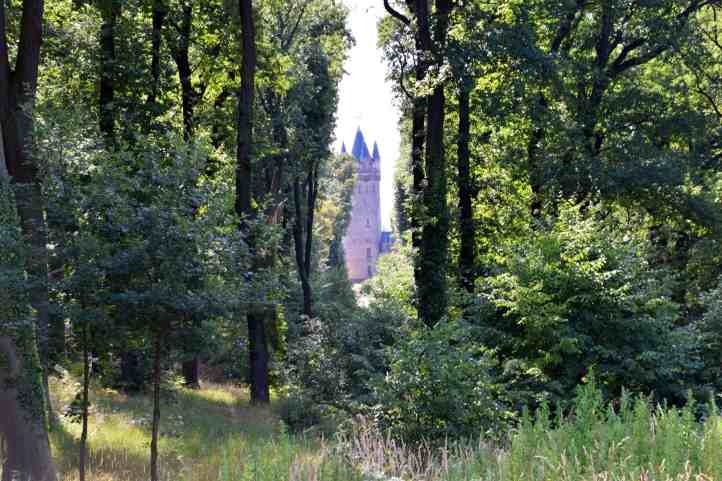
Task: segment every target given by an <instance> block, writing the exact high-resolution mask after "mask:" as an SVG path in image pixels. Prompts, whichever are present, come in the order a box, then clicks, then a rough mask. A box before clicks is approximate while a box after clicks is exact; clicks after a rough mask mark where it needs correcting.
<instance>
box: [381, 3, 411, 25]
mask: <svg viewBox="0 0 722 481" xmlns="http://www.w3.org/2000/svg"><path fill="white" fill-rule="evenodd" d="M384 8H385V9H386V11H387V12H389V14H390V15H391V16H392V17H394V18H395V19H396V20H398V21H399V22H401V23H403V24H404V25H406V26H407V27H408V26H410V25H411V20H409V18H408V17H406V16H405V15H404V14H402V13H401V12H399V11H398V10H395V9H394V8H393V7H392V6H391V4H390V3H389V0H384Z"/></svg>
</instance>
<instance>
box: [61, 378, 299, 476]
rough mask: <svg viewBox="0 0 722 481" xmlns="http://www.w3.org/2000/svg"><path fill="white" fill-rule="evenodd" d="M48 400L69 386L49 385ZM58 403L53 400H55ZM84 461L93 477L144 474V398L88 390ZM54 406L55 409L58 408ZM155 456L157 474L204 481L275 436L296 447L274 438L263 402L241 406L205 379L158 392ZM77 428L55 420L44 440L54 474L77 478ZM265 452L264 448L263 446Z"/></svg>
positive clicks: (237, 392)
mask: <svg viewBox="0 0 722 481" xmlns="http://www.w3.org/2000/svg"><path fill="white" fill-rule="evenodd" d="M56 387H58V392H56V393H54V395H55V397H56V398H57V400H56V402H55V403H54V405H56V406H58V407H61V406H63V405H67V403H68V402H69V400H70V399H71V391H70V390H68V389H65V390H63V386H61V385H59V384H58V385H56ZM58 401H60V402H58ZM91 401H92V402H93V406H92V408H91V411H92V416H91V419H90V433H89V440H88V441H89V453H88V466H89V473H91V472H92V476H89V479H94V480H95V479H97V480H118V481H120V480H123V481H125V480H128V481H130V480H133V481H135V480H141V479H148V478H149V475H148V472H149V468H148V464H149V445H150V437H151V415H152V400H151V398H150V397H149V396H147V395H143V394H139V395H126V394H123V393H119V392H117V391H112V390H105V389H93V394H92V396H91ZM61 409H62V407H61ZM161 413H162V415H161V438H160V456H161V467H162V469H161V471H162V477H163V478H164V479H168V480H181V479H189V480H190V479H193V480H206V479H208V480H210V479H218V478H219V476H221V474H220V472H219V466H220V465H221V464H223V463H225V462H228V460H233V462H235V460H236V459H242V458H243V459H245V458H248V456H249V455H251V454H257V455H258V456H267V455H270V454H272V452H274V451H275V455H280V453H279V452H278V446H275V447H274V445H276V444H278V443H279V441H280V442H281V444H284V445H285V446H286V448H284V449H287V450H289V453H288V455H284V456H281V457H283V458H284V459H285V458H287V457H288V456H290V455H291V453H290V451H291V450H292V451H294V452H295V450H296V449H298V448H300V449H303V447H302V446H301V444H303V443H297V442H296V440H290V439H288V438H286V439H284V440H281V439H279V436H280V438H284V437H285V435H283V434H282V432H281V431H280V429H279V427H280V424H279V422H278V420H277V418H276V417H275V416H274V415H273V414H272V412H271V410H270V409H269V408H259V407H251V406H248V403H247V396H246V395H245V394H244V391H243V390H241V389H240V388H234V387H231V386H215V385H207V386H206V387H204V389H201V390H189V389H179V390H177V391H172V392H170V393H168V392H166V393H164V396H163V398H162V404H161ZM79 433H80V426H79V425H77V424H72V423H70V422H69V421H68V420H67V419H63V420H62V423H60V424H58V426H56V427H55V428H54V431H53V433H52V441H53V447H54V454H55V457H56V461H57V463H58V467H59V471H60V473H61V479H64V480H73V479H77V476H78V475H77V470H78V446H79V441H78V438H79ZM266 451H268V452H266Z"/></svg>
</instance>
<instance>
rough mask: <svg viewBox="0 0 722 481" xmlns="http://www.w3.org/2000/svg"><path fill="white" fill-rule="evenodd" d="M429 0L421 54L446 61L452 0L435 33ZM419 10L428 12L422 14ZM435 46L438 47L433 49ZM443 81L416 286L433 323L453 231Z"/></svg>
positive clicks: (443, 5)
mask: <svg viewBox="0 0 722 481" xmlns="http://www.w3.org/2000/svg"><path fill="white" fill-rule="evenodd" d="M427 5H428V4H427V2H426V0H417V2H416V14H417V23H418V25H419V26H418V30H419V32H418V36H419V37H420V45H421V47H422V49H423V51H422V52H421V53H420V56H421V55H423V56H427V55H431V54H433V55H435V56H436V58H437V60H436V61H437V62H441V61H442V57H443V55H444V49H445V45H446V36H447V27H448V16H449V13H450V12H451V9H452V3H451V2H450V1H449V0H436V2H435V6H436V9H435V12H434V14H435V16H436V28H435V30H434V35H433V38H432V34H431V29H430V26H429V19H428V11H427V10H426V9H427V8H428V6H427ZM420 12H425V13H424V15H423V18H422V16H421V13H420ZM434 47H436V50H434ZM444 88H445V86H444V84H443V83H439V84H438V85H436V86H435V87H434V90H433V93H432V95H431V98H430V99H429V100H428V104H427V111H426V145H425V147H426V151H425V154H426V164H425V168H426V185H425V187H424V193H423V206H424V209H425V213H424V215H425V217H426V219H427V220H426V221H425V222H424V224H423V227H422V233H421V249H420V251H419V260H418V263H419V267H418V269H417V276H418V277H417V289H418V305H419V317H420V318H421V320H422V321H423V322H424V323H425V324H426V325H427V326H429V327H433V326H434V325H436V323H438V322H439V321H440V320H441V319H442V318H443V317H444V316H445V315H446V309H447V305H448V292H447V291H448V285H447V284H448V283H447V271H448V249H449V247H448V236H449V208H448V205H447V199H446V195H447V175H446V157H445V154H444V120H445V108H446V97H445V92H444Z"/></svg>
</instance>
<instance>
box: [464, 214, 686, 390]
mask: <svg viewBox="0 0 722 481" xmlns="http://www.w3.org/2000/svg"><path fill="white" fill-rule="evenodd" d="M620 231H621V232H623V234H620ZM649 252H650V245H649V243H648V241H647V240H646V239H645V238H643V237H642V236H641V232H640V231H639V230H637V229H636V228H635V227H634V226H631V225H629V226H625V225H624V224H623V223H621V221H620V218H619V216H617V215H616V214H615V212H614V211H613V210H612V211H610V210H609V209H608V208H605V207H601V206H598V207H594V208H591V209H589V210H588V211H587V212H582V211H581V210H580V208H579V207H571V206H565V207H562V208H561V209H560V215H559V218H558V219H557V220H556V221H554V224H553V226H552V227H551V228H550V229H549V230H544V229H542V230H540V231H538V232H536V233H533V234H531V235H530V236H529V237H527V238H526V239H524V240H523V241H520V242H519V243H518V244H517V246H516V247H514V248H513V249H511V250H510V251H509V252H508V253H507V254H506V256H505V257H504V260H503V263H502V265H501V266H499V268H500V273H498V274H497V275H494V276H491V277H489V278H487V279H484V280H482V281H480V282H481V284H480V289H481V304H479V307H478V309H479V311H478V312H477V314H476V316H478V317H476V318H473V319H474V321H473V322H478V323H479V326H480V327H482V330H483V332H484V334H483V337H482V339H483V340H484V342H485V343H486V344H487V345H490V346H496V347H497V348H498V349H499V354H500V357H501V359H502V360H509V359H519V360H523V362H524V363H525V364H526V366H527V367H528V368H535V369H540V370H541V371H542V372H544V373H545V374H546V375H547V376H548V377H549V379H550V381H551V382H550V384H549V385H548V389H550V390H551V392H552V393H553V394H554V395H555V396H557V397H560V398H566V397H567V394H566V393H568V392H570V390H572V389H573V388H574V386H576V385H577V383H578V382H580V381H581V380H582V379H583V377H584V376H585V375H586V374H587V370H588V369H589V368H591V367H594V368H595V371H596V372H597V375H598V377H599V380H600V383H601V384H602V385H603V386H604V388H605V389H607V392H608V393H609V394H612V395H618V394H619V393H620V392H621V389H622V388H623V387H627V388H629V389H632V390H634V391H640V390H641V391H643V392H651V391H654V392H655V393H656V394H657V395H659V396H661V397H663V398H671V399H674V400H680V399H683V398H684V393H685V391H686V389H687V388H688V387H689V386H688V382H689V381H690V377H691V375H692V374H693V373H694V372H695V370H696V369H698V368H699V363H700V359H699V356H698V353H697V348H698V345H697V336H696V335H695V333H694V331H693V330H691V329H688V328H680V327H677V323H678V322H679V306H678V305H677V304H676V303H675V302H673V301H672V299H671V290H670V287H671V281H670V274H669V273H668V272H666V271H665V270H664V269H663V268H661V267H655V266H654V265H651V264H650V262H649V261H648V254H649Z"/></svg>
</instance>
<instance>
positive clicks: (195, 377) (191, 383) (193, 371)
mask: <svg viewBox="0 0 722 481" xmlns="http://www.w3.org/2000/svg"><path fill="white" fill-rule="evenodd" d="M200 372H201V360H200V358H198V357H194V358H193V359H189V360H187V361H185V362H183V381H184V384H185V386H186V387H187V388H190V389H200V388H201V377H200Z"/></svg>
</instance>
